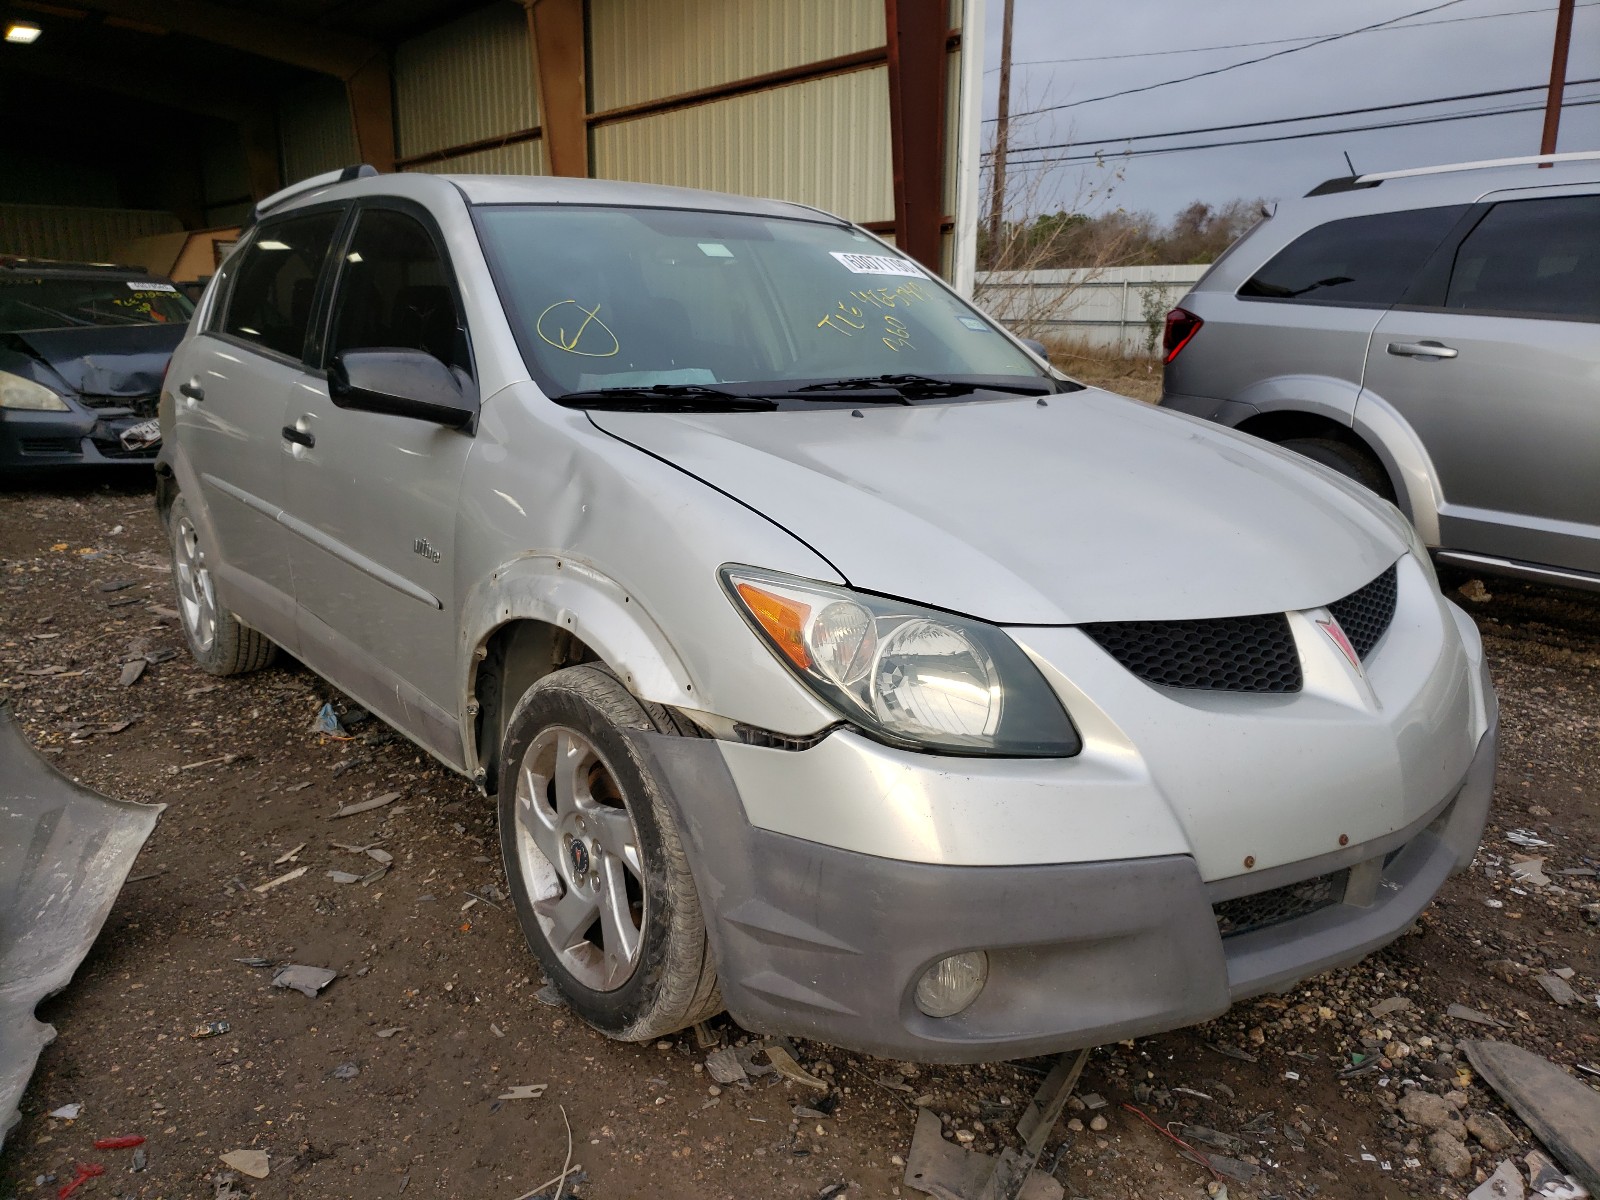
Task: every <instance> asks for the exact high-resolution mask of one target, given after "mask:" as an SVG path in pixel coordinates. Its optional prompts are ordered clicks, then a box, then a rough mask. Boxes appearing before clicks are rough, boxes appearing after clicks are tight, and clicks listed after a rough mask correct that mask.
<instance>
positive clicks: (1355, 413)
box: [1161, 153, 1600, 589]
mask: <svg viewBox="0 0 1600 1200" xmlns="http://www.w3.org/2000/svg"><path fill="white" fill-rule="evenodd" d="M1552 159H1553V160H1555V161H1548V162H1546V164H1545V169H1540V168H1539V167H1538V166H1537V165H1535V164H1536V163H1538V162H1539V160H1537V159H1526V160H1502V161H1498V162H1492V163H1466V164H1461V165H1458V166H1454V167H1428V168H1421V169H1417V170H1412V171H1397V172H1392V173H1389V174H1383V175H1367V176H1362V177H1360V178H1355V179H1339V180H1333V181H1330V182H1329V183H1326V184H1323V185H1321V186H1320V187H1317V188H1315V189H1313V190H1312V191H1311V192H1310V193H1309V194H1308V195H1307V196H1305V197H1304V198H1301V199H1297V200H1291V201H1286V202H1285V203H1283V204H1281V205H1279V206H1278V209H1277V211H1276V212H1275V213H1274V214H1273V215H1272V216H1271V217H1270V218H1269V219H1267V220H1264V221H1262V222H1261V224H1259V225H1258V226H1256V228H1255V230H1254V231H1252V232H1251V233H1250V234H1248V235H1247V236H1246V237H1244V238H1243V239H1241V240H1240V241H1239V242H1238V243H1237V244H1236V245H1235V246H1234V248H1233V249H1232V250H1230V251H1229V252H1228V253H1227V254H1226V255H1224V256H1223V257H1222V258H1221V259H1219V260H1218V261H1217V263H1216V265H1215V266H1214V267H1213V268H1212V269H1211V271H1209V272H1208V273H1207V274H1206V276H1205V278H1203V279H1202V280H1201V281H1200V282H1199V283H1198V284H1196V285H1195V287H1194V290H1193V291H1191V292H1190V293H1189V294H1188V295H1187V296H1186V297H1184V299H1183V300H1182V301H1181V302H1180V307H1179V308H1177V309H1175V310H1173V312H1172V313H1171V314H1170V315H1169V317H1168V324H1167V369H1166V384H1165V389H1164V392H1163V395H1162V398H1161V403H1162V404H1163V405H1165V406H1166V407H1168V408H1175V409H1179V410H1180V411H1183V412H1187V413H1191V414H1193V415H1195V416H1200V417H1206V418H1209V419H1210V420H1213V421H1217V422H1220V423H1221V424H1224V425H1229V426H1232V427H1233V428H1235V429H1240V430H1243V431H1244V432H1246V433H1253V434H1255V435H1257V436H1258V437H1262V438H1265V439H1266V440H1268V441H1271V442H1277V443H1278V444H1279V445H1282V446H1284V447H1286V448H1288V449H1293V450H1295V451H1298V452H1299V453H1301V454H1303V455H1305V456H1307V457H1309V458H1312V459H1315V460H1316V461H1318V462H1321V463H1322V464H1323V465H1325V466H1328V467H1332V468H1333V469H1334V470H1337V471H1340V472H1342V473H1343V474H1345V475H1348V476H1351V477H1352V478H1354V479H1357V480H1359V481H1360V482H1362V483H1364V484H1365V485H1367V486H1368V487H1370V488H1372V489H1373V490H1374V491H1376V492H1378V493H1379V494H1380V495H1383V496H1386V497H1388V498H1389V499H1391V500H1393V501H1395V503H1397V504H1398V505H1399V506H1400V507H1401V508H1402V509H1403V510H1404V511H1405V513H1406V515H1407V516H1409V517H1410V518H1411V520H1412V522H1413V523H1414V524H1415V525H1416V527H1417V532H1418V533H1419V534H1420V535H1421V537H1422V540H1423V541H1424V542H1425V543H1426V544H1427V545H1428V546H1429V547H1430V548H1431V549H1433V550H1434V551H1435V556H1436V557H1437V558H1438V560H1439V561H1440V562H1444V563H1454V564H1455V565H1458V566H1463V567H1467V568H1470V569H1473V570H1486V571H1496V572H1499V573H1502V574H1510V575H1519V576H1523V577H1528V578H1535V579H1545V580H1550V581H1553V582H1557V583H1564V584H1568V585H1571V586H1579V587H1587V588H1594V589H1600V328H1597V326H1600V154H1594V153H1588V154H1563V155H1555V156H1552Z"/></svg>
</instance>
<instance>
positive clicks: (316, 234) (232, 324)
mask: <svg viewBox="0 0 1600 1200" xmlns="http://www.w3.org/2000/svg"><path fill="white" fill-rule="evenodd" d="M343 216H344V214H343V213H340V212H320V213H313V214H311V215H310V216H305V217H291V218H289V219H287V220H284V221H280V222H276V223H273V224H269V225H263V226H262V227H261V228H260V230H259V231H258V232H257V233H256V236H255V237H254V238H253V239H252V240H251V242H250V244H249V245H248V246H247V247H245V251H244V255H243V257H242V258H241V259H240V260H239V265H238V267H237V268H236V270H235V274H234V280H233V293H232V295H231V297H230V298H229V301H228V315H227V318H226V319H225V320H224V322H223V327H222V328H223V332H224V333H228V334H231V335H232V336H234V337H237V338H242V339H244V340H245V341H247V342H254V343H256V344H257V345H259V346H262V347H263V348H265V349H267V350H274V351H276V352H277V353H279V354H284V355H287V356H288V357H290V358H296V359H298V358H299V357H300V355H301V353H302V351H303V350H304V348H305V343H306V328H307V327H308V326H309V325H310V323H311V308H312V303H313V301H314V300H315V299H316V291H317V276H318V275H319V274H321V272H322V262H323V260H324V259H325V258H327V256H328V247H329V245H330V244H332V242H333V234H334V231H335V230H336V229H337V228H338V227H339V222H340V221H341V220H342V219H343Z"/></svg>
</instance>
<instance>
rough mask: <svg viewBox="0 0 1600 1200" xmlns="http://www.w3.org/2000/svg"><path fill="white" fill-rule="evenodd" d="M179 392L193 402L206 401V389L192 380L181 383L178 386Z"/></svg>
mask: <svg viewBox="0 0 1600 1200" xmlns="http://www.w3.org/2000/svg"><path fill="white" fill-rule="evenodd" d="M178 392H179V393H180V394H181V395H184V396H187V397H189V399H191V400H204V399H205V398H206V390H205V388H203V387H201V386H200V385H199V384H198V383H196V382H195V381H194V380H192V379H191V380H189V381H188V382H187V383H180V384H179V385H178Z"/></svg>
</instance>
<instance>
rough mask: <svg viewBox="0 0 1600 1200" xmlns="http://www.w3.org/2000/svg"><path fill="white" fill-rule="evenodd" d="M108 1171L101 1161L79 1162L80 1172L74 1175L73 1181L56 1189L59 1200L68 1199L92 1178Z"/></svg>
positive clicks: (96, 1177)
mask: <svg viewBox="0 0 1600 1200" xmlns="http://www.w3.org/2000/svg"><path fill="white" fill-rule="evenodd" d="M105 1173H106V1169H105V1168H104V1167H102V1166H101V1165H100V1164H99V1163H79V1164H78V1173H77V1174H76V1175H74V1176H73V1177H72V1182H71V1183H68V1184H65V1185H63V1186H62V1187H61V1188H59V1189H58V1190H57V1191H56V1196H57V1197H58V1200H67V1197H68V1196H70V1195H72V1193H74V1192H76V1191H77V1190H78V1189H79V1188H81V1187H82V1186H83V1185H84V1184H86V1183H88V1182H89V1180H91V1179H98V1178H100V1176H102V1175H104V1174H105Z"/></svg>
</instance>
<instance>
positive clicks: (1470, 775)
mask: <svg viewBox="0 0 1600 1200" xmlns="http://www.w3.org/2000/svg"><path fill="white" fill-rule="evenodd" d="M1496 730H1497V726H1496V724H1494V723H1491V724H1490V726H1489V728H1488V730H1487V732H1485V733H1484V735H1483V737H1482V739H1481V740H1480V741H1479V743H1478V746H1477V750H1476V752H1475V753H1474V755H1473V757H1472V760H1471V765H1470V766H1469V768H1468V769H1467V771H1466V774H1465V777H1464V778H1462V779H1461V780H1460V781H1459V783H1458V784H1457V785H1456V786H1455V787H1453V788H1451V789H1450V790H1449V792H1448V793H1447V794H1446V795H1445V796H1443V797H1442V798H1441V799H1440V800H1439V801H1438V802H1437V803H1436V804H1435V805H1434V806H1433V807H1432V808H1431V809H1430V810H1429V811H1428V812H1427V813H1426V814H1425V815H1424V816H1423V817H1421V818H1420V819H1419V820H1417V821H1414V822H1412V823H1411V824H1410V825H1408V826H1407V827H1405V828H1403V829H1399V830H1396V831H1394V832H1393V833H1391V834H1388V835H1386V836H1383V837H1379V838H1374V839H1371V840H1369V841H1367V842H1365V843H1363V844H1360V845H1352V846H1348V847H1345V848H1343V849H1341V850H1339V851H1336V852H1334V853H1331V854H1325V855H1322V856H1319V857H1317V858H1313V859H1308V860H1303V861H1300V862H1297V863H1291V864H1287V865H1284V866H1280V867H1277V868H1273V869H1272V870H1269V871H1263V872H1261V873H1259V874H1256V875H1252V876H1249V877H1247V882H1242V881H1241V878H1240V877H1234V878H1232V879H1225V880H1220V881H1218V882H1217V883H1214V884H1210V885H1208V884H1206V883H1205V882H1203V881H1202V879H1201V875H1200V871H1199V869H1198V867H1197V865H1196V862H1195V860H1194V858H1193V857H1191V856H1188V855H1183V854H1169V855H1160V856H1156V857H1148V858H1131V859H1125V860H1120V861H1112V862H1079V863H1070V864H1064V865H1039V866H987V867H972V866H943V865H936V864H930V863H913V862H904V861H897V860H894V859H887V858H881V857H876V856H873V855H867V854H861V853H856V852H852V851H848V850H841V849H837V848H834V847H831V846H826V845H822V844H820V843H817V842H812V841H807V840H803V839H800V838H795V837H790V836H786V835H783V834H778V833H772V832H769V831H766V830H762V829H757V828H755V827H753V826H752V825H751V824H750V823H749V822H748V821H747V820H746V819H745V818H744V816H743V809H742V806H741V803H740V800H739V795H738V791H737V788H736V787H735V784H734V782H733V778H732V776H731V774H730V773H729V771H728V768H727V765H726V762H725V760H724V758H723V755H722V753H721V750H720V748H719V744H718V743H716V742H713V741H708V740H694V739H685V738H668V737H662V736H658V735H653V734H636V735H631V736H633V737H634V738H635V739H636V745H637V747H638V749H639V750H640V752H641V754H643V755H644V756H645V757H646V758H647V760H648V761H651V762H653V764H654V765H655V767H656V768H657V771H656V773H657V777H658V778H660V779H663V780H665V781H666V783H667V786H668V791H669V793H670V794H669V796H668V797H667V799H668V801H669V803H671V804H672V805H673V806H674V808H675V809H676V810H677V813H678V816H679V818H680V825H681V827H682V828H683V829H684V830H685V834H686V838H687V849H688V851H689V855H690V860H691V863H692V865H693V867H694V871H695V877H696V880H697V882H698V884H699V887H700V891H701V899H702V902H703V904H704V906H705V911H706V918H707V927H708V932H709V935H710V938H711V943H712V949H713V952H714V954H715V956H716V961H717V971H718V976H719V979H720V983H721V988H722V995H723V998H724V1000H725V1001H726V1002H727V1005H728V1009H729V1011H730V1012H731V1013H732V1014H733V1016H734V1017H735V1019H737V1020H738V1021H739V1023H740V1024H742V1025H744V1026H745V1027H746V1028H748V1029H751V1030H753V1031H756V1032H763V1033H783V1034H789V1035H794V1036H801V1037H809V1038H816V1039H819V1040H822V1041H826V1042H830V1043H833V1044H835V1045H840V1046H844V1047H847V1048H850V1049H853V1050H858V1051H862V1052H865V1053H869V1054H876V1055H881V1056H885V1057H895V1058H904V1059H912V1060H921V1061H928V1062H986V1061H995V1060H1000V1059H1008V1058H1020V1057H1026V1056H1030V1055H1037V1054H1046V1053H1053V1052H1057V1051H1061V1050H1068V1049H1073V1048H1077V1047H1083V1046H1094V1045H1101V1044H1104V1043H1106V1042H1110V1041H1117V1040H1120V1039H1124V1038H1129V1037H1138V1036H1142V1035H1146V1034H1152V1033H1158V1032H1161V1031H1163V1030H1168V1029H1173V1028H1177V1027H1179V1026H1183V1025H1189V1024H1193V1023H1195V1022H1198V1021H1204V1020H1207V1019H1209V1018H1211V1017H1214V1016H1217V1015H1218V1014H1220V1013H1222V1012H1224V1011H1226V1009H1227V1008H1228V1007H1229V1005H1230V1004H1232V1003H1233V1002H1234V1001H1235V1000H1239V999H1242V998H1245V997H1248V996H1253V995H1257V994H1260V993H1262V992H1267V991H1272V990H1279V989H1283V988H1287V987H1289V986H1291V985H1292V984H1294V983H1295V982H1297V981H1298V980H1301V979H1304V978H1306V977H1307V976H1310V975H1314V974H1316V973H1317V972H1319V971H1324V970H1327V969H1329V968H1332V967H1337V966H1341V965H1345V964H1348V963H1352V962H1355V961H1357V960H1359V959H1360V958H1362V957H1363V956H1365V955H1367V954H1369V953H1371V952H1372V951H1373V950H1375V949H1377V948H1378V947H1380V946H1383V945H1385V944H1387V943H1388V942H1390V941H1392V940H1393V939H1395V938H1396V937H1398V936H1399V935H1400V934H1401V933H1402V932H1404V931H1405V930H1406V929H1407V928H1408V927H1409V926H1410V925H1411V923H1412V922H1413V921H1414V920H1415V919H1416V917H1417V915H1418V914H1419V913H1420V912H1421V911H1422V909H1423V908H1424V907H1426V905H1427V904H1428V902H1429V901H1430V900H1431V899H1432V898H1433V896H1434V894H1435V893H1436V892H1437V891H1438V889H1439V887H1440V885H1441V884H1442V883H1443V882H1444V880H1445V878H1446V877H1447V876H1448V875H1449V874H1450V873H1451V872H1452V871H1455V870H1459V869H1461V868H1463V867H1465V866H1466V865H1467V864H1468V863H1470V862H1471V860H1472V856H1473V854H1474V853H1475V851H1476V849H1477V846H1478V841H1479V838H1480V837H1481V835H1482V831H1483V825H1484V821H1485V819H1486V817H1487V814H1488V809H1489V799H1490V796H1491V794H1492V791H1493V786H1494V765H1495V754H1496ZM1346 872H1347V874H1343V873H1346ZM1328 876H1331V877H1332V878H1333V879H1334V880H1335V892H1334V895H1333V902H1332V903H1329V904H1327V905H1326V906H1325V907H1321V908H1318V909H1316V910H1314V911H1310V912H1308V913H1306V914H1305V915H1301V916H1294V917H1291V918H1290V919H1288V920H1283V921H1280V922H1278V923H1275V924H1267V925H1265V926H1264V927H1259V928H1254V929H1253V930H1252V931H1249V932H1241V933H1237V934H1234V935H1232V936H1228V937H1224V936H1222V934H1221V933H1220V931H1219V925H1218V917H1217V914H1216V912H1215V911H1214V909H1213V905H1216V904H1226V903H1227V902H1238V901H1239V898H1240V892H1241V891H1244V892H1247V893H1248V894H1251V895H1260V894H1261V893H1272V894H1273V896H1276V895H1281V894H1283V893H1285V892H1289V893H1292V892H1293V891H1294V886H1293V885H1296V884H1300V883H1303V881H1306V880H1312V879H1317V878H1321V877H1328ZM1251 889H1257V890H1254V891H1252V890H1251ZM1273 896H1268V897H1266V899H1267V900H1269V901H1270V900H1271V899H1272V898H1273ZM1264 907H1266V908H1271V907H1272V905H1271V904H1265V905H1264ZM1279 907H1280V908H1281V907H1282V906H1281V905H1280V906H1279ZM1229 911H1234V910H1229ZM980 949H981V950H984V951H986V952H987V953H988V955H989V964H990V966H989V980H988V983H987V985H986V986H985V988H984V990H983V992H982V994H981V995H980V996H979V997H978V999H977V1000H976V1001H975V1002H974V1003H973V1005H972V1006H971V1007H970V1008H968V1009H967V1010H966V1011H965V1012H962V1013H960V1014H958V1015H957V1016H954V1017H948V1018H943V1019H935V1018H930V1017H927V1016H925V1015H924V1014H923V1013H922V1012H920V1011H919V1010H918V1009H917V1008H916V1006H915V1004H914V1003H913V1001H912V993H913V990H914V988H915V986H916V983H917V980H918V979H919V978H920V976H921V975H922V973H923V971H924V970H926V969H927V968H928V967H929V966H930V965H931V964H933V963H934V962H936V961H937V960H938V959H940V958H942V957H944V956H945V955H948V954H953V953H957V952H960V951H965V950H980Z"/></svg>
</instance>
